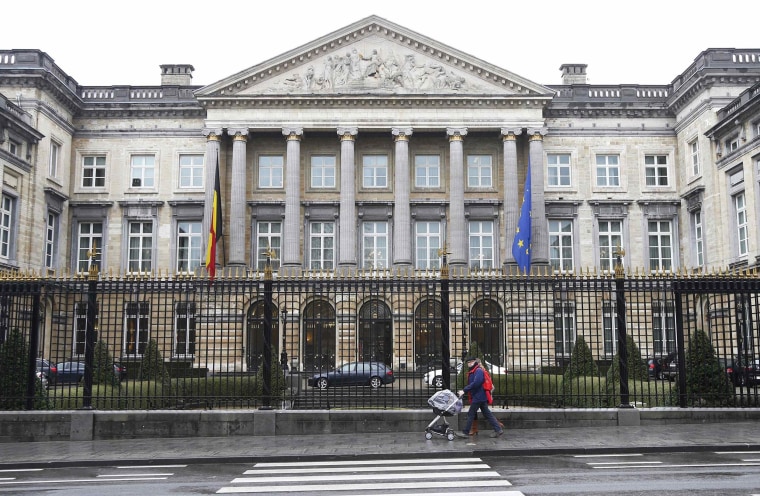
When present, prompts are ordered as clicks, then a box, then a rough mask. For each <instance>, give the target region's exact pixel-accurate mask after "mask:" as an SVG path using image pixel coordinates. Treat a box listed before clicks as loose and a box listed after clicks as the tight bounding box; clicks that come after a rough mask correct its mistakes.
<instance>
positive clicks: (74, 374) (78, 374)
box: [56, 362, 127, 384]
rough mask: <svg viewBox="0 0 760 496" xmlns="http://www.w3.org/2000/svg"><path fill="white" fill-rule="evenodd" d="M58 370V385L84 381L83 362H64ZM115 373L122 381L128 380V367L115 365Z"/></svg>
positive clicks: (59, 365) (58, 366)
mask: <svg viewBox="0 0 760 496" xmlns="http://www.w3.org/2000/svg"><path fill="white" fill-rule="evenodd" d="M57 368H58V373H57V375H56V381H57V383H58V384H78V383H80V382H81V381H82V380H83V379H84V363H83V362H63V363H59V364H58V365H57ZM113 373H114V375H115V376H116V377H118V379H119V380H120V381H123V380H124V379H126V378H127V367H125V366H124V365H121V364H120V363H114V364H113Z"/></svg>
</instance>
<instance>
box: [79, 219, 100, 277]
mask: <svg viewBox="0 0 760 496" xmlns="http://www.w3.org/2000/svg"><path fill="white" fill-rule="evenodd" d="M77 240H78V243H77V272H87V271H89V270H90V255H91V254H92V250H93V248H94V249H95V251H96V253H95V256H94V257H93V258H92V262H93V263H94V264H96V267H98V268H99V267H100V255H101V253H102V251H103V223H102V222H81V223H80V224H79V233H78V238H77Z"/></svg>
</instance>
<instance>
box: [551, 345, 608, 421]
mask: <svg viewBox="0 0 760 496" xmlns="http://www.w3.org/2000/svg"><path fill="white" fill-rule="evenodd" d="M601 386H602V381H601V379H600V378H599V367H598V366H597V364H596V361H594V357H593V355H592V354H591V349H590V348H589V347H588V345H587V344H586V340H585V339H584V338H583V336H578V338H577V339H576V341H575V346H573V351H572V354H571V355H570V363H569V364H568V366H567V368H566V369H565V374H564V376H563V380H562V399H561V400H560V402H561V406H566V407H567V406H570V407H578V408H591V407H598V406H603V405H602V403H603V401H602V395H601V390H602V388H601Z"/></svg>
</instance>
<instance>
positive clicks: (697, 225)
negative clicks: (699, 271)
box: [691, 210, 705, 267]
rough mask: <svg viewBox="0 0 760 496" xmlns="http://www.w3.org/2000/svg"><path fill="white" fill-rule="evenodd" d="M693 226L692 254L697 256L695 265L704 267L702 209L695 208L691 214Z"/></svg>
mask: <svg viewBox="0 0 760 496" xmlns="http://www.w3.org/2000/svg"><path fill="white" fill-rule="evenodd" d="M691 219H692V225H693V226H694V255H695V256H696V258H697V267H704V265H705V255H704V245H703V241H702V211H701V210H697V211H696V212H694V213H693V214H692V216H691Z"/></svg>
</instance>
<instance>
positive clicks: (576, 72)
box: [559, 64, 588, 84]
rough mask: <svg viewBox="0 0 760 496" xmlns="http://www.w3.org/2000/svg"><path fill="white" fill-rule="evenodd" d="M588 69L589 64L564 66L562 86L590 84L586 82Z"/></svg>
mask: <svg viewBox="0 0 760 496" xmlns="http://www.w3.org/2000/svg"><path fill="white" fill-rule="evenodd" d="M586 67H588V64H562V65H561V66H559V70H560V71H562V84H588V83H587V81H586Z"/></svg>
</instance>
